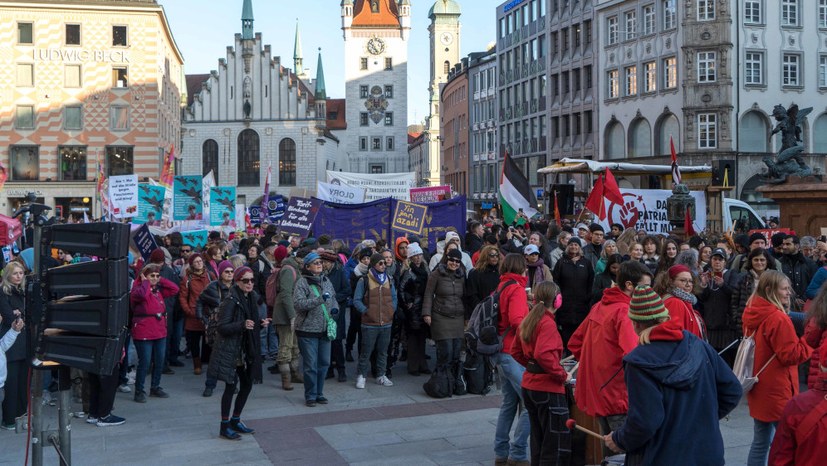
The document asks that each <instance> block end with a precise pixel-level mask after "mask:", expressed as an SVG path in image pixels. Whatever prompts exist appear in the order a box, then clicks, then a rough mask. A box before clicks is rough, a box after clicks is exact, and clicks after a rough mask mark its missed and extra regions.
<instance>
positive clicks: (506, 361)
mask: <svg viewBox="0 0 827 466" xmlns="http://www.w3.org/2000/svg"><path fill="white" fill-rule="evenodd" d="M493 361H494V363H495V364H497V370H498V371H499V372H500V377H502V378H503V379H505V380H503V384H502V393H503V404H502V406H500V415H499V416H498V417H497V430H496V433H495V434H494V453H495V454H496V455H497V458H511V459H512V460H515V461H524V460H526V459H528V455H527V454H526V449H527V447H528V434H529V433H531V426H530V424H529V420H528V412H527V411H526V410H525V409H522V410H521V412H520V413H519V417H518V418H517V427H516V428H515V429H514V441H513V442H511V443H510V445H509V441H510V440H511V435H510V434H511V424H513V423H514V417H515V416H517V413H518V409H519V406H520V404H521V402H522V388H521V387H520V384H521V383H522V381H523V372H525V368H524V367H523V366H521V365H520V363H518V362H517V361H515V360H514V358H512V357H511V355H509V354H505V353H499V354H497V355H495V356H494V358H493Z"/></svg>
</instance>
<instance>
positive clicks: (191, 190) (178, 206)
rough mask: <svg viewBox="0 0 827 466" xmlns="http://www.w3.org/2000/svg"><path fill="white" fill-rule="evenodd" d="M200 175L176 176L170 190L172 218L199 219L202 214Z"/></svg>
mask: <svg viewBox="0 0 827 466" xmlns="http://www.w3.org/2000/svg"><path fill="white" fill-rule="evenodd" d="M201 183H202V177H200V176H197V175H196V176H176V177H175V183H174V184H173V189H174V191H173V192H172V218H173V220H201V218H202V217H203V215H204V203H203V202H202V200H201V196H202V194H201V193H202V192H203V191H202V189H203V187H202V184H201Z"/></svg>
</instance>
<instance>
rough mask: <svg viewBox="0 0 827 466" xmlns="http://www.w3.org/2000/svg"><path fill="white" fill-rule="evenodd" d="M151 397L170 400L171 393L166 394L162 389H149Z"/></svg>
mask: <svg viewBox="0 0 827 466" xmlns="http://www.w3.org/2000/svg"><path fill="white" fill-rule="evenodd" d="M149 396H154V397H155V398H169V393H167V392H165V391H164V389H163V388H161V387H155V388H150V389H149Z"/></svg>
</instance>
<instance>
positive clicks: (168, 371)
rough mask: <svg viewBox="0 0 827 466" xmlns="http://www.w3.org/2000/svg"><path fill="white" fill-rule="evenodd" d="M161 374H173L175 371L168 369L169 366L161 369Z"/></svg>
mask: <svg viewBox="0 0 827 466" xmlns="http://www.w3.org/2000/svg"><path fill="white" fill-rule="evenodd" d="M162 374H164V375H174V374H175V371H174V370H172V369H170V368H169V367H165V368H164V370H163V371H162Z"/></svg>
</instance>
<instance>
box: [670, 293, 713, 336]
mask: <svg viewBox="0 0 827 466" xmlns="http://www.w3.org/2000/svg"><path fill="white" fill-rule="evenodd" d="M667 296H668V297H667ZM664 298H665V299H664V300H663V305H664V306H665V307H666V309H667V310H668V311H669V317H670V318H671V319H672V321H673V322H678V323H679V324H680V325H681V328H684V329H686V330H689V331H690V332H692V333H693V334H694V335H695V336H696V337H698V338H701V339H706V336H705V333H706V332H705V331H704V321H703V318H702V317H701V316H700V314H698V313H697V312H695V310H694V309H692V306H691V305H690V304H689V303H687V302H686V301H683V300H682V299H680V298H677V297H675V296H671V295H666V296H664Z"/></svg>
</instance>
